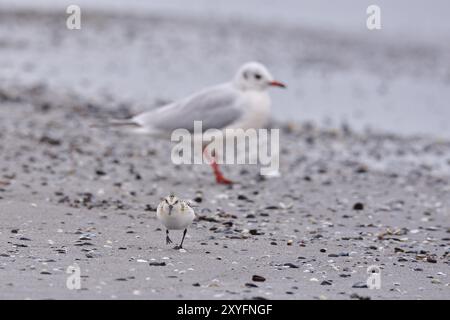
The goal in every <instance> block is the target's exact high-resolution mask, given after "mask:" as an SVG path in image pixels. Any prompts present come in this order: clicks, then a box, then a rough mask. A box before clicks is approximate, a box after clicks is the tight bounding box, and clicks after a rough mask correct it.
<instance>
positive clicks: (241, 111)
mask: <svg viewBox="0 0 450 320" xmlns="http://www.w3.org/2000/svg"><path fill="white" fill-rule="evenodd" d="M271 86H275V87H281V88H285V87H286V86H285V84H283V83H282V82H279V81H276V80H274V78H273V77H272V75H271V74H270V72H269V71H268V70H267V68H266V67H265V66H264V65H262V64H261V63H259V62H248V63H245V64H244V65H242V66H241V67H240V68H239V70H238V71H237V73H236V74H235V76H234V78H233V79H232V80H231V81H229V82H227V83H223V84H219V85H215V86H212V87H208V88H205V89H203V90H201V91H199V92H196V93H194V94H191V95H189V96H187V97H186V98H183V99H181V100H178V101H175V102H172V103H169V104H166V105H164V106H161V107H159V108H157V109H154V110H151V111H147V112H143V113H141V114H138V115H136V116H134V117H132V118H131V119H126V120H112V121H110V122H109V125H110V126H116V127H131V128H132V129H133V131H134V132H138V133H144V134H149V135H153V136H158V137H164V138H167V137H170V136H171V133H172V132H173V131H174V130H176V129H186V130H188V131H189V132H191V133H193V132H194V121H201V123H202V130H203V132H204V131H206V130H208V129H218V130H222V131H224V130H226V129H243V130H247V129H260V128H264V127H265V126H266V125H267V123H268V121H269V117H270V108H271V100H270V97H269V94H268V92H267V89H268V88H269V87H271ZM206 147H207V144H205V145H203V151H205V149H206ZM210 160H211V161H210V162H211V166H212V169H213V172H214V175H215V178H216V182H217V183H219V184H231V183H232V181H231V180H228V179H227V178H225V177H224V176H223V174H222V172H221V171H220V169H219V165H218V163H217V161H216V160H215V159H210Z"/></svg>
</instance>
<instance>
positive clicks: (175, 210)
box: [156, 194, 195, 249]
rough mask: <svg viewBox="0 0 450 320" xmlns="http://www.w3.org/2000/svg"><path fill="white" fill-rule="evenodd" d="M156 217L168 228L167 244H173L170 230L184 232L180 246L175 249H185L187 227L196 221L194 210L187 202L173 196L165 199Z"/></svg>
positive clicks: (157, 210) (159, 206)
mask: <svg viewBox="0 0 450 320" xmlns="http://www.w3.org/2000/svg"><path fill="white" fill-rule="evenodd" d="M156 217H157V218H158V220H159V221H161V223H162V224H163V225H164V226H165V227H166V244H170V243H172V240H170V238H169V230H184V231H183V238H182V239H181V243H180V245H177V246H175V249H182V248H183V241H184V237H185V236H186V232H187V227H188V226H189V225H190V224H191V223H192V221H194V218H195V213H194V210H193V209H192V208H191V207H190V206H189V205H188V203H187V202H186V201H183V200H180V199H178V198H177V197H175V196H174V195H173V194H171V195H170V196H168V197H165V198H164V199H163V200H162V201H161V203H160V204H159V205H158V208H157V209H156Z"/></svg>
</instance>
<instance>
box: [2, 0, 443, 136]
mask: <svg viewBox="0 0 450 320" xmlns="http://www.w3.org/2000/svg"><path fill="white" fill-rule="evenodd" d="M68 4H79V5H80V6H81V8H82V10H83V14H88V13H89V12H90V11H94V10H96V11H105V12H110V11H112V12H114V13H116V14H124V13H131V14H135V15H139V16H144V17H145V16H146V15H152V16H161V17H167V18H168V19H172V20H174V21H175V22H174V23H176V19H184V18H188V19H193V20H194V21H197V20H198V21H201V22H202V23H201V24H200V25H199V26H198V28H202V29H203V28H208V26H213V25H215V24H216V23H222V24H223V25H224V26H225V27H223V29H224V34H226V36H225V37H224V38H225V39H226V41H224V44H223V45H224V46H227V47H224V49H223V56H212V55H211V54H209V53H208V52H209V51H208V48H207V46H206V47H205V48H204V46H203V45H202V43H208V44H209V43H210V42H211V41H212V40H210V39H202V38H201V36H199V35H201V34H203V33H204V31H202V32H199V33H196V29H195V27H192V28H188V29H183V28H179V29H177V28H174V30H173V32H175V33H177V34H178V36H180V35H183V33H185V37H184V39H185V42H186V43H184V44H183V45H184V46H185V47H186V48H187V50H186V51H185V52H176V50H174V47H173V46H172V45H171V44H168V45H167V46H166V47H167V52H164V55H165V57H166V60H165V61H166V62H165V63H166V64H167V65H162V62H161V61H162V60H161V59H159V58H158V59H157V58H153V57H152V55H151V53H145V52H142V51H139V50H142V49H143V48H142V47H139V46H130V47H129V48H120V49H118V53H114V52H113V53H110V52H108V54H111V60H114V61H117V59H120V64H127V63H129V64H130V66H129V67H128V68H127V70H126V72H125V71H124V72H118V74H117V75H112V76H108V77H107V76H106V75H104V74H103V73H102V72H101V71H102V69H101V68H100V67H98V69H96V68H97V65H101V64H102V61H103V60H106V61H107V60H108V57H106V58H105V57H102V56H101V53H102V51H99V52H96V53H94V54H92V56H91V57H89V58H88V57H85V58H83V56H82V57H81V59H85V60H86V63H88V62H89V61H90V63H92V66H93V67H92V68H91V70H86V71H85V73H84V74H83V77H84V78H86V79H88V81H89V82H90V83H93V84H92V86H91V89H92V90H94V89H96V90H97V89H99V88H100V89H101V90H103V91H105V92H108V93H109V94H111V95H113V96H117V97H118V98H121V99H128V100H130V101H139V102H140V103H141V104H145V101H151V100H154V99H157V98H167V99H175V98H178V97H182V96H184V95H186V94H188V93H190V92H192V91H195V90H197V89H199V88H201V87H203V86H205V85H208V84H213V83H216V82H221V81H227V80H228V78H230V77H231V76H232V74H233V73H234V71H235V69H236V68H237V67H238V66H239V64H240V63H242V62H245V61H247V60H252V59H258V60H261V61H262V62H264V63H265V64H267V65H268V67H269V69H270V70H271V71H272V73H273V74H274V75H275V77H276V78H279V80H281V81H284V82H286V83H287V84H288V86H289V89H288V90H286V91H280V90H272V96H273V100H274V107H273V109H274V111H273V112H274V115H275V117H276V118H278V119H280V120H298V121H314V122H317V123H319V124H322V125H324V124H325V125H329V126H340V125H341V124H343V123H346V124H349V125H350V126H351V127H352V128H354V129H356V130H364V129H366V128H372V129H375V130H383V131H388V132H393V133H399V134H428V135H432V136H435V137H443V138H450V125H449V120H450V105H449V101H450V99H449V98H450V19H449V18H448V16H449V14H450V2H449V1H444V0H434V1H425V0H410V1H406V0H397V1H395V0H383V1H366V0H342V1H324V0H314V1H313V0H311V1H298V0H284V1H277V2H275V1H268V0H248V1H238V0H228V1H208V0H194V1H192V0H191V1H183V0H176V1H163V0H158V1H144V0H141V1H139V0H128V1H127V0H100V1H95V3H93V1H89V0H79V1H65V0H60V1H57V0H44V1H31V0H26V1H20V2H16V1H12V0H1V1H0V8H8V9H11V8H14V7H21V8H32V7H34V8H39V10H52V11H55V10H61V12H63V13H64V11H65V7H66V6H67V5H68ZM370 4H377V5H379V6H380V7H381V10H382V30H380V31H369V30H367V28H366V25H365V24H366V12H365V11H366V8H367V6H368V5H370ZM118 21H120V20H118ZM236 21H244V22H245V24H247V25H250V26H251V28H250V29H246V28H245V27H242V26H241V25H240V24H239V23H236ZM227 22H228V23H227ZM116 27H117V28H120V26H116ZM239 28H241V29H239ZM85 30H86V27H85V29H82V31H70V32H83V31H85ZM254 30H259V31H257V32H256V31H254ZM67 32H69V31H67ZM98 36H99V37H100V38H101V37H102V35H101V34H100V35H98ZM161 37H162V39H164V35H163V36H161ZM165 38H167V39H169V38H171V35H169V34H168V35H167V36H166V37H165ZM218 41H220V39H216V40H214V41H213V43H214V44H215V45H216V46H220V43H219V44H218V43H217V42H218ZM62 50H63V49H62ZM127 50H129V52H128V51H127ZM150 51H151V50H150ZM62 54H63V51H62V52H61V53H60V55H62ZM95 54H96V55H97V56H96V58H95V59H97V60H96V61H98V64H97V63H93V61H94V60H95V59H94V58H92V57H94V56H95ZM143 54H147V60H146V59H145V57H142V59H141V58H139V59H136V61H133V57H135V56H139V57H141V56H142V55H143ZM81 55H83V54H81ZM72 58H74V59H77V58H78V57H76V56H74V57H72ZM12 59H13V58H12ZM137 61H140V62H139V63H138V62H137ZM58 63H59V65H58ZM42 64H44V65H46V64H47V65H48V66H50V67H53V66H54V65H57V66H58V68H60V69H63V70H66V69H64V68H67V71H68V72H62V71H60V72H59V75H56V76H55V78H54V79H49V80H48V82H49V83H50V84H54V85H56V86H66V87H74V88H76V87H77V86H78V83H79V81H78V80H79V77H81V75H78V74H77V73H76V71H75V70H76V67H73V69H71V67H70V66H67V61H66V60H65V59H63V58H58V59H50V58H49V59H48V60H46V59H45V58H43V60H42ZM143 64H144V65H145V64H147V66H146V67H144V68H143V67H141V66H142V65H143ZM75 65H76V64H75ZM37 69H38V70H40V69H39V67H38V68H37ZM42 70H44V69H43V67H42ZM69 71H70V72H69ZM44 74H45V72H44V71H43V72H42V73H41V74H40V76H43V75H44ZM30 77H35V78H36V77H39V72H37V73H36V74H35V75H33V76H30ZM102 77H103V78H102ZM99 79H103V80H102V81H100V80H99ZM79 90H80V91H82V90H83V88H79ZM93 93H95V91H93Z"/></svg>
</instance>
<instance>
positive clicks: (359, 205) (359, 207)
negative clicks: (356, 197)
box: [353, 202, 364, 210]
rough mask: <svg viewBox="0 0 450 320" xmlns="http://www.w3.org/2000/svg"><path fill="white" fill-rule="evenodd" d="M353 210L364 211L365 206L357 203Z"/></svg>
mask: <svg viewBox="0 0 450 320" xmlns="http://www.w3.org/2000/svg"><path fill="white" fill-rule="evenodd" d="M353 210H364V204H362V203H361V202H357V203H355V204H354V205H353Z"/></svg>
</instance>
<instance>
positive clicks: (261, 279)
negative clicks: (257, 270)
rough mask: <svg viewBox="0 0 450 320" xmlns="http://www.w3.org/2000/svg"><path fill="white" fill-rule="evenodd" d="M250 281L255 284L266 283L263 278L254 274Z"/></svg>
mask: <svg viewBox="0 0 450 320" xmlns="http://www.w3.org/2000/svg"><path fill="white" fill-rule="evenodd" d="M252 280H253V281H255V282H264V281H266V278H264V277H263V276H258V275H256V274H255V275H254V276H253V277H252Z"/></svg>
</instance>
